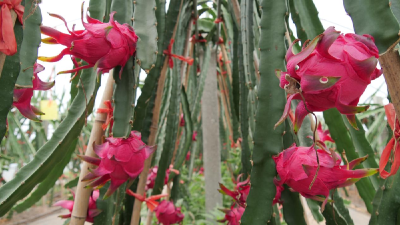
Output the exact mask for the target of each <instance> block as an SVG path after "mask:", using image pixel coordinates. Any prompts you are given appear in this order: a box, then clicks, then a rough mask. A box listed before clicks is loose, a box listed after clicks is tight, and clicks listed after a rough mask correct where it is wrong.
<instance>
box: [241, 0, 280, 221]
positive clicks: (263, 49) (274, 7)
mask: <svg viewBox="0 0 400 225" xmlns="http://www.w3.org/2000/svg"><path fill="white" fill-rule="evenodd" d="M261 6H262V16H261V22H260V26H261V39H262V40H263V42H260V46H259V48H260V53H261V57H260V61H261V62H264V61H265V62H268V64H267V63H263V64H260V76H261V79H260V87H259V89H258V111H257V114H256V121H257V124H256V127H255V133H254V149H253V162H254V164H253V169H252V172H251V185H252V187H251V190H250V194H249V196H248V198H247V202H248V205H247V208H246V211H245V213H244V214H243V217H242V224H245V225H246V224H265V223H266V222H267V221H268V220H269V219H270V217H271V215H272V207H271V205H272V199H273V198H274V197H275V192H276V190H275V185H274V184H273V178H274V177H275V175H276V171H275V163H274V161H273V160H272V156H273V155H276V154H278V153H279V152H280V151H282V149H283V144H282V134H283V131H284V127H283V126H279V127H277V128H276V129H274V124H275V123H276V121H278V120H279V118H280V116H281V114H282V112H283V107H284V104H285V95H284V91H283V90H282V89H281V88H280V87H279V85H278V82H279V80H278V79H276V76H275V70H276V69H284V68H285V65H284V63H283V61H284V57H285V52H286V49H285V43H284V33H285V24H284V16H285V13H286V3H285V2H284V1H270V0H263V1H262V2H261Z"/></svg>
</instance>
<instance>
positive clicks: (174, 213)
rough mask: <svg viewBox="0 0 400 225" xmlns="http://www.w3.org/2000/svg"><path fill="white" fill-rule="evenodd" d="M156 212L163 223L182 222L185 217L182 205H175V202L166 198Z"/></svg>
mask: <svg viewBox="0 0 400 225" xmlns="http://www.w3.org/2000/svg"><path fill="white" fill-rule="evenodd" d="M154 212H155V213H156V217H157V220H158V222H159V223H161V224H163V225H170V224H176V223H181V222H182V221H183V219H184V218H185V215H183V214H182V212H181V208H180V207H175V205H174V203H172V202H170V201H166V200H163V201H161V202H160V204H159V205H158V206H157V207H156V208H155V209H154Z"/></svg>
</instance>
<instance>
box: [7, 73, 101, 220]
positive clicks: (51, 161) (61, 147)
mask: <svg viewBox="0 0 400 225" xmlns="http://www.w3.org/2000/svg"><path fill="white" fill-rule="evenodd" d="M82 86H83V87H84V89H85V90H84V91H82ZM98 87H99V83H96V74H95V72H94V71H93V69H86V70H84V72H83V75H82V82H81V85H80V89H79V92H78V95H77V96H76V97H75V99H74V101H73V102H72V104H71V107H70V108H69V110H68V114H67V116H66V118H65V119H64V120H63V121H62V122H61V124H60V125H59V126H58V127H57V129H56V130H55V131H54V134H53V136H52V137H51V139H50V140H49V141H48V142H47V143H46V144H45V145H44V146H43V147H41V148H40V149H39V150H38V151H37V154H36V155H35V157H34V158H33V160H32V161H31V162H29V163H28V164H27V165H25V166H24V167H22V168H21V169H20V170H19V171H18V173H17V174H16V176H15V178H14V179H13V180H11V181H9V182H8V183H6V184H5V185H4V186H2V187H0V192H1V193H2V194H1V195H0V216H3V215H4V214H5V213H7V211H8V210H10V209H11V207H13V206H14V205H15V203H16V202H17V201H19V200H21V199H22V198H24V197H25V196H27V195H28V194H29V193H30V192H31V190H32V189H33V188H34V187H35V186H36V185H37V184H39V183H40V182H42V181H43V180H44V179H45V178H46V176H47V175H48V172H49V171H51V170H52V169H53V168H54V167H56V166H57V165H58V164H59V163H60V159H63V158H64V157H67V156H68V151H66V150H65V149H67V148H68V147H69V146H70V145H71V142H72V141H73V140H75V139H76V137H77V136H78V135H79V134H80V132H81V130H82V127H83V125H84V124H85V119H86V117H87V113H90V112H91V110H92V108H93V104H94V100H95V97H94V96H96V92H97V89H98ZM86 96H92V97H90V99H86ZM86 102H87V103H88V104H87V105H86Z"/></svg>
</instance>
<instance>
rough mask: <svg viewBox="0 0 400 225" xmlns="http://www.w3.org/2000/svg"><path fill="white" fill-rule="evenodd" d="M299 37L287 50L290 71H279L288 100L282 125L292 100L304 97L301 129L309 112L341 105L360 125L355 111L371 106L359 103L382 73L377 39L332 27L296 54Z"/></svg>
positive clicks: (299, 110)
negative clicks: (347, 32) (294, 50)
mask: <svg viewBox="0 0 400 225" xmlns="http://www.w3.org/2000/svg"><path fill="white" fill-rule="evenodd" d="M298 41H299V40H295V41H294V42H293V43H292V45H291V46H290V47H289V49H288V51H287V53H286V61H287V72H281V71H277V75H278V77H279V78H280V87H281V88H283V89H285V91H286V93H287V94H288V100H287V103H286V107H285V110H284V113H283V115H282V118H281V119H280V120H279V121H278V123H277V124H276V126H277V125H279V124H280V123H282V122H283V121H284V119H285V118H286V117H287V116H288V114H289V111H290V102H291V100H293V99H298V100H302V101H301V102H300V103H299V104H298V106H297V108H296V112H295V121H294V131H295V132H297V131H298V130H299V128H300V126H301V124H302V122H303V119H304V117H305V116H306V115H307V114H308V112H309V111H310V112H314V111H324V110H327V109H330V108H337V109H338V110H339V112H340V113H341V114H344V115H346V116H347V118H348V119H349V121H350V123H351V124H352V126H353V127H355V128H357V125H356V122H355V114H356V113H360V112H363V111H365V110H367V109H368V106H357V104H358V101H359V98H360V96H361V95H362V94H363V92H364V91H365V88H366V87H367V85H368V84H370V83H371V80H374V79H376V78H377V77H379V76H380V75H381V74H382V71H381V70H380V69H377V68H376V65H377V63H378V58H379V51H378V48H377V47H376V46H375V43H374V38H373V37H372V36H370V35H368V34H364V35H362V36H361V35H357V34H345V35H344V34H340V32H339V31H336V30H335V29H334V27H329V28H328V29H327V30H326V31H325V32H324V33H322V34H320V35H318V36H317V37H315V38H314V40H312V41H311V42H309V43H308V44H307V43H305V44H304V45H303V46H305V47H303V50H302V51H301V52H300V53H298V54H294V53H293V45H294V44H296V43H297V42H298Z"/></svg>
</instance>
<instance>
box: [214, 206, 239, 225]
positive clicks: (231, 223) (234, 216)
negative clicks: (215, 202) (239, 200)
mask: <svg viewBox="0 0 400 225" xmlns="http://www.w3.org/2000/svg"><path fill="white" fill-rule="evenodd" d="M244 209H245V208H243V207H241V206H239V207H237V208H234V207H233V205H232V207H231V209H230V210H229V209H221V211H222V212H224V213H225V218H224V219H222V220H218V222H220V223H225V222H226V221H228V223H227V225H240V219H241V218H242V215H243V213H244Z"/></svg>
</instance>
